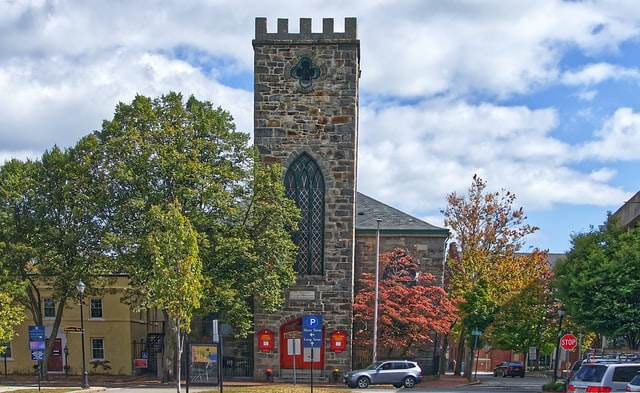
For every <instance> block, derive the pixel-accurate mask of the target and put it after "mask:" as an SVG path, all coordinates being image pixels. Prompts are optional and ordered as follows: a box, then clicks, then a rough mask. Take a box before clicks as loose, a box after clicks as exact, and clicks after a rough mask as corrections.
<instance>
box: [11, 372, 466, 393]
mask: <svg viewBox="0 0 640 393" xmlns="http://www.w3.org/2000/svg"><path fill="white" fill-rule="evenodd" d="M432 378H433V377H432V376H425V379H424V380H423V381H422V383H421V384H420V386H422V387H451V386H464V385H469V384H472V383H474V382H473V381H471V382H470V381H469V380H468V379H467V378H465V377H462V376H454V375H451V374H445V375H439V376H438V378H435V379H432ZM89 383H90V384H91V385H92V386H91V388H89V389H82V388H80V385H81V379H80V377H79V376H71V377H64V376H53V377H50V379H49V380H48V381H40V386H41V387H43V388H49V387H77V388H78V390H77V391H74V393H75V392H78V393H87V392H103V391H105V390H106V389H107V388H114V387H135V386H140V385H146V386H149V385H154V384H157V385H158V386H169V385H171V384H173V383H162V382H160V381H158V380H156V379H153V378H151V377H148V376H139V377H127V376H92V377H91V378H90V379H89ZM263 383H265V382H263V381H246V382H245V381H224V386H256V385H261V384H263ZM216 386H217V385H216ZM317 386H325V384H318V385H317ZM326 386H341V387H343V386H344V385H342V384H336V383H332V384H329V385H326ZM37 387H38V381H37V379H35V378H33V376H13V375H10V376H7V377H0V393H2V392H11V391H13V390H17V389H25V388H37Z"/></svg>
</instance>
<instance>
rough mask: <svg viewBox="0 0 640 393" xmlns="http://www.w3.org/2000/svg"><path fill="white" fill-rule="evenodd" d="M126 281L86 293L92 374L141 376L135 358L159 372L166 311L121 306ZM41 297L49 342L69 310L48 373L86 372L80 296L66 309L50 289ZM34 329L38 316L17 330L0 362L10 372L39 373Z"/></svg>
mask: <svg viewBox="0 0 640 393" xmlns="http://www.w3.org/2000/svg"><path fill="white" fill-rule="evenodd" d="M127 283H128V278H127V277H125V276H119V277H117V279H116V282H115V284H114V285H113V287H112V288H109V290H108V291H105V293H104V294H102V295H100V296H93V295H90V294H85V295H84V297H83V303H84V309H83V310H82V314H83V317H84V329H85V331H84V342H85V359H86V363H85V364H86V370H87V372H88V373H89V375H91V374H114V375H132V374H136V373H138V372H139V371H141V370H138V369H136V368H135V367H134V360H135V359H143V358H146V359H147V362H148V366H149V367H150V368H155V359H156V352H157V350H158V348H160V347H161V343H162V333H160V332H162V331H163V326H162V324H163V322H162V319H163V318H162V313H161V312H160V311H155V310H154V311H148V312H135V313H134V312H132V311H131V307H130V306H128V305H126V304H124V303H122V302H121V298H122V296H123V294H124V290H125V288H126V287H127ZM41 296H42V315H43V320H44V321H43V327H44V332H45V334H44V337H46V339H47V340H48V339H49V337H51V332H52V329H53V325H54V321H55V315H56V312H57V311H58V307H61V306H63V307H66V308H65V309H64V313H63V317H62V321H61V324H60V327H59V328H58V331H57V333H56V335H55V337H56V338H55V342H54V347H53V350H52V351H51V355H50V356H49V358H48V360H47V366H48V372H49V374H65V373H68V374H69V375H80V374H82V370H83V368H82V366H83V363H82V362H83V360H82V337H83V334H82V329H81V328H82V323H81V320H80V315H81V312H80V307H79V296H78V297H75V298H71V299H69V300H68V301H67V304H66V306H65V305H61V304H58V302H57V301H56V299H54V298H52V297H51V292H50V291H49V292H48V291H47V289H46V288H41ZM34 325H35V323H34V321H33V317H32V316H31V315H30V314H29V313H28V314H27V319H26V320H25V321H24V322H23V323H22V324H21V325H20V326H18V327H17V328H16V332H17V333H18V336H17V337H15V338H14V340H13V341H11V343H10V344H9V347H8V349H7V353H6V357H3V358H0V361H5V360H6V370H7V373H9V374H11V373H16V374H26V373H33V372H34V365H36V364H37V360H34V357H35V358H37V357H38V355H39V354H38V352H43V351H39V350H38V349H32V348H34V347H37V345H33V343H32V342H31V340H30V336H31V335H30V329H29V327H30V326H34ZM31 339H33V336H32V337H31ZM156 343H157V345H156ZM43 361H44V360H43ZM138 365H141V364H140V362H138ZM144 371H147V370H144ZM154 371H155V369H154Z"/></svg>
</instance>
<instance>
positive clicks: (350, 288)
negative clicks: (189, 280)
mask: <svg viewBox="0 0 640 393" xmlns="http://www.w3.org/2000/svg"><path fill="white" fill-rule="evenodd" d="M253 48H254V143H255V145H256V146H257V148H258V150H259V153H260V158H261V160H262V161H263V162H264V163H267V164H271V163H279V164H281V165H282V166H283V167H284V168H285V176H284V179H283V181H284V185H285V188H286V193H287V196H288V197H290V198H292V199H293V200H295V201H296V203H297V206H298V207H299V208H300V210H301V215H302V219H301V221H300V224H299V230H298V232H297V233H296V235H295V242H296V244H297V245H298V247H299V251H298V255H297V260H296V263H295V269H296V271H297V272H298V276H297V282H296V284H295V285H293V286H292V287H291V288H289V289H288V291H287V292H286V293H285V302H284V304H283V306H282V309H281V311H280V312H278V313H273V314H271V313H266V312H263V311H261V310H260V309H256V310H255V317H254V321H255V335H254V351H253V355H254V359H253V364H254V378H256V379H261V378H264V371H265V370H267V369H270V370H272V371H273V373H274V378H279V379H280V380H283V381H286V380H291V379H292V378H293V375H294V373H296V372H297V377H298V378H300V377H301V376H304V375H305V372H306V373H311V372H312V371H311V370H313V371H314V372H315V373H316V374H315V375H316V376H318V375H319V376H329V375H330V374H331V370H333V369H336V368H337V369H339V370H342V371H345V370H349V369H351V368H353V367H354V366H356V365H361V364H367V363H369V362H371V360H372V355H371V353H368V352H366V351H364V352H363V351H354V349H353V348H352V337H353V331H352V326H353V322H352V321H353V313H352V305H353V301H354V296H355V288H356V285H357V280H358V279H359V277H360V275H361V274H362V273H363V272H373V271H374V270H375V266H376V265H375V263H376V257H377V255H378V254H377V252H379V253H388V252H391V251H393V250H394V249H395V248H398V247H399V248H403V249H405V250H406V251H407V252H408V254H409V255H411V257H412V258H413V260H414V261H415V262H417V263H418V264H419V269H420V270H421V271H424V272H429V273H431V274H433V275H434V276H435V277H436V280H438V281H437V282H436V283H435V284H436V285H442V280H443V270H444V261H445V249H446V241H447V239H448V237H449V231H448V230H447V229H444V228H439V227H436V226H433V225H431V224H429V223H426V222H424V221H422V220H419V219H417V218H414V217H411V216H410V215H407V214H405V213H402V212H401V211H399V210H396V209H394V208H392V207H390V206H387V205H385V204H383V203H381V202H379V201H376V200H374V199H372V198H370V197H367V196H366V195H363V194H361V193H359V192H357V176H356V175H357V165H358V160H357V158H358V132H359V130H358V85H359V78H360V73H361V70H360V42H359V40H358V37H357V20H356V18H345V21H344V32H336V31H334V21H333V19H323V24H322V32H312V28H311V19H307V18H301V19H300V25H299V31H298V32H290V30H289V21H288V20H287V19H278V21H277V31H276V32H268V31H267V19H266V18H256V21H255V39H254V40H253ZM364 132H366V130H364ZM309 317H312V318H309ZM316 323H317V325H316ZM437 343H438V340H437V339H436V340H435V342H434V344H430V343H425V348H422V349H421V350H420V351H419V352H420V353H414V356H415V359H416V360H418V361H419V362H420V364H421V366H422V367H423V370H425V373H428V372H427V370H426V369H425V368H427V369H428V370H431V367H432V364H431V362H432V361H433V359H434V354H435V353H436V351H435V350H436V349H437V348H436V347H435V346H434V345H437ZM316 370H317V371H316ZM314 379H315V377H314Z"/></svg>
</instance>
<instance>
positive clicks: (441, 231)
mask: <svg viewBox="0 0 640 393" xmlns="http://www.w3.org/2000/svg"><path fill="white" fill-rule="evenodd" d="M377 219H380V220H381V221H380V232H384V233H405V234H422V235H445V236H446V235H448V234H449V230H448V229H446V228H440V227H437V226H435V225H432V224H429V223H428V222H425V221H422V220H420V219H418V218H415V217H413V216H410V215H408V214H406V213H403V212H401V211H400V210H398V209H395V208H393V207H391V206H388V205H385V204H384V203H382V202H380V201H377V200H375V199H373V198H371V197H368V196H366V195H364V194H361V193H359V192H358V193H357V194H356V232H357V233H371V232H376V231H377V229H378V222H377Z"/></svg>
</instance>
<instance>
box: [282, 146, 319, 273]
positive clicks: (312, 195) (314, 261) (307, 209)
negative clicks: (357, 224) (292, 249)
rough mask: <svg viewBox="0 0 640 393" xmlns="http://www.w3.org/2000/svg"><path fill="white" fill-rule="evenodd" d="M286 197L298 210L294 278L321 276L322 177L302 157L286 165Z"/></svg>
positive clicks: (313, 162)
mask: <svg viewBox="0 0 640 393" xmlns="http://www.w3.org/2000/svg"><path fill="white" fill-rule="evenodd" d="M284 186H285V189H286V195H287V197H289V198H291V199H293V200H294V201H296V204H297V205H298V208H299V209H300V215H301V218H300V223H299V224H298V231H297V232H296V234H295V238H294V241H295V243H296V244H297V245H298V257H297V258H296V264H295V269H296V271H297V272H298V274H305V275H322V274H323V272H324V177H323V176H322V172H320V167H319V166H318V164H316V162H315V161H314V160H313V159H312V158H311V157H310V156H309V155H308V154H306V153H303V154H301V155H300V156H299V157H298V158H296V159H295V161H293V163H291V165H289V168H288V169H287V172H286V174H285V176H284Z"/></svg>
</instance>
